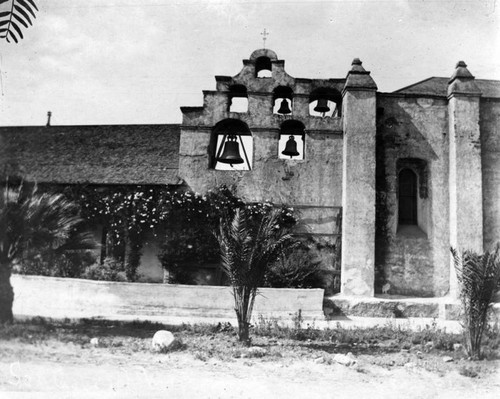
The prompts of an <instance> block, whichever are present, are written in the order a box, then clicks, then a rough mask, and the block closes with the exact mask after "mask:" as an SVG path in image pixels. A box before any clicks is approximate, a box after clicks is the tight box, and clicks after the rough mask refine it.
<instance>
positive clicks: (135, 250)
mask: <svg viewBox="0 0 500 399" xmlns="http://www.w3.org/2000/svg"><path fill="white" fill-rule="evenodd" d="M65 193H66V195H67V196H68V197H69V198H71V199H73V200H74V201H76V202H78V203H79V204H80V208H81V212H82V216H83V217H84V218H85V219H86V220H87V221H88V222H89V223H91V224H94V225H96V224H97V225H101V226H104V227H105V229H106V231H107V235H108V238H109V241H110V246H111V247H115V248H116V247H122V248H126V249H127V252H126V255H125V256H124V258H125V259H124V263H125V271H126V274H127V278H128V279H129V280H132V281H133V280H134V279H135V278H136V271H137V268H138V266H139V262H140V257H141V253H142V248H143V245H144V243H145V241H146V239H147V238H148V237H149V236H151V235H154V236H156V237H157V239H159V240H160V242H161V253H160V260H161V262H162V265H163V266H164V267H165V268H166V269H167V270H169V271H172V272H173V275H175V273H176V271H178V274H179V275H180V274H181V270H182V267H183V265H185V264H191V265H196V264H200V265H201V264H203V263H207V262H208V263H209V262H211V261H214V262H215V261H217V260H218V256H219V254H218V246H217V242H216V240H215V239H214V237H213V234H212V232H213V229H216V228H217V226H218V223H219V220H220V218H221V216H223V215H224V214H228V215H231V214H232V213H234V211H235V210H236V209H237V208H238V207H246V208H247V209H249V210H250V212H251V213H252V214H253V215H254V216H256V218H255V220H258V216H259V215H264V214H265V213H267V212H268V211H269V209H271V208H273V207H274V205H273V204H271V203H268V202H265V203H251V204H245V203H244V202H243V200H242V199H240V198H238V197H236V196H235V195H234V194H233V193H232V191H231V190H230V189H229V188H228V187H226V186H221V187H218V188H217V189H214V190H210V191H208V192H207V194H206V195H203V196H202V195H200V194H197V193H193V192H192V191H186V190H171V189H168V188H167V187H164V186H158V187H151V186H122V187H110V188H102V187H96V186H83V185H76V186H72V187H68V188H66V189H65ZM281 210H282V211H281V218H280V220H279V223H280V224H281V223H282V224H284V225H294V224H295V223H296V222H297V217H296V215H295V213H294V211H293V208H289V207H286V206H282V207H281ZM115 256H116V254H115Z"/></svg>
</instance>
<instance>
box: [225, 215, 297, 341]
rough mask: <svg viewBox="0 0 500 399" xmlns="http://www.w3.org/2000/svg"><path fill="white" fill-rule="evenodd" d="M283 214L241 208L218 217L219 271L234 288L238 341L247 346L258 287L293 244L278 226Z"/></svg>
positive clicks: (286, 227) (285, 230)
mask: <svg viewBox="0 0 500 399" xmlns="http://www.w3.org/2000/svg"><path fill="white" fill-rule="evenodd" d="M282 215H283V213H282V210H281V209H276V208H270V209H269V210H267V211H266V212H265V213H264V214H259V215H256V214H254V213H252V212H251V211H250V210H249V209H246V208H244V207H242V208H238V209H236V210H235V212H234V213H233V212H230V213H227V214H224V215H223V216H222V217H221V220H220V225H219V230H218V231H217V232H216V236H217V239H218V241H219V245H220V252H221V267H222V270H223V272H224V273H225V274H226V275H227V277H228V279H229V281H230V284H231V286H232V288H233V295H234V302H235V311H236V318H237V320H238V338H239V340H240V341H241V342H244V343H246V344H247V345H248V344H250V336H249V329H250V320H251V317H252V310H253V305H254V302H255V296H256V295H257V290H258V287H262V286H263V283H264V277H265V275H266V271H267V270H268V268H269V266H270V265H271V264H273V263H274V262H276V260H277V259H278V258H279V256H280V255H281V253H282V251H283V249H284V248H285V247H289V246H291V245H294V244H295V239H294V238H293V236H292V235H291V226H289V225H286V224H283V223H281V218H282Z"/></svg>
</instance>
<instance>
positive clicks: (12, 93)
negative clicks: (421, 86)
mask: <svg viewBox="0 0 500 399" xmlns="http://www.w3.org/2000/svg"><path fill="white" fill-rule="evenodd" d="M35 2H36V3H37V5H38V8H39V10H40V11H39V12H38V13H37V18H36V20H34V23H33V26H32V27H30V28H29V29H24V31H23V32H24V39H23V40H22V41H20V42H19V44H9V43H6V42H5V41H2V42H0V76H1V80H0V83H1V93H0V126H25V125H45V123H46V121H47V111H51V112H52V124H53V125H98V124H156V123H180V122H181V120H182V114H181V112H180V107H181V106H201V105H202V103H203V94H202V90H214V89H215V79H214V76H215V75H228V76H234V75H236V74H238V72H239V71H240V70H241V69H242V67H243V64H242V60H243V59H248V58H249V56H250V54H251V53H252V52H253V51H254V50H256V49H259V48H262V47H263V40H262V35H261V32H263V30H264V28H265V29H266V31H267V32H269V36H267V41H266V48H270V49H272V50H274V51H275V52H276V53H277V55H278V58H279V59H282V60H285V69H286V71H287V72H288V74H290V75H291V76H293V77H300V78H313V79H314V78H321V79H324V78H344V77H345V76H346V74H347V72H348V70H349V68H350V65H351V62H352V60H353V58H355V57H358V58H360V59H361V60H362V61H363V66H364V67H365V69H366V70H369V71H371V75H372V77H373V79H374V80H375V82H376V83H377V85H378V88H379V91H382V92H391V91H394V90H397V89H399V88H402V87H405V86H407V85H410V84H412V83H415V82H418V81H420V80H423V79H426V78H428V77H431V76H442V77H449V76H451V74H452V73H453V71H454V68H455V64H456V63H457V61H459V60H464V61H465V62H466V63H467V65H468V67H469V70H470V71H471V72H472V74H473V75H475V76H476V78H480V79H498V80H500V50H499V49H500V2H499V4H497V1H496V0H457V1H451V0H411V1H410V0H330V1H326V0H325V1H321V0H318V1H314V0H288V1H284V0H249V1H243V0H232V1H230V0H184V1H179V0H177V1H169V0H135V1H134V0H71V1H69V0H35ZM7 5H8V3H5V4H3V5H1V6H0V11H3V9H4V8H5V7H6V6H7Z"/></svg>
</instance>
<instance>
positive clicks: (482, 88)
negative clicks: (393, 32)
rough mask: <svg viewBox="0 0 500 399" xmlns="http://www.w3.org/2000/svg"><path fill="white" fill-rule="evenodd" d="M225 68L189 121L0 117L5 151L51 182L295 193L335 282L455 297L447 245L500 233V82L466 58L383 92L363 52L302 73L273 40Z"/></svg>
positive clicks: (355, 290)
mask: <svg viewBox="0 0 500 399" xmlns="http://www.w3.org/2000/svg"><path fill="white" fill-rule="evenodd" d="M370 67H372V68H376V65H373V66H370ZM346 69H347V68H346ZM215 80H216V87H215V90H213V91H203V106H199V107H182V108H181V110H182V113H183V120H182V124H181V125H162V126H160V125H142V126H137V125H124V126H85V127H83V126H47V127H14V128H13V127H3V128H0V145H1V146H2V149H1V150H0V151H1V156H2V163H3V164H4V165H7V164H8V163H9V162H10V163H16V164H17V165H19V166H21V167H22V169H23V170H24V171H25V174H26V178H27V179H31V180H36V181H39V182H45V183H58V184H63V185H64V184H76V183H79V184H81V183H85V184H93V185H112V184H121V185H127V184H142V185H165V186H168V187H171V188H172V187H174V188H175V187H179V186H187V187H189V188H191V189H192V190H193V191H195V192H199V193H204V192H206V191H207V190H209V189H211V188H214V187H217V186H219V185H221V184H226V185H228V186H234V187H236V191H237V192H236V194H237V195H239V196H241V197H243V198H244V199H245V200H247V201H249V202H252V201H266V200H269V201H272V202H275V203H283V204H286V205H289V206H292V207H294V208H296V209H297V210H299V211H300V214H301V218H302V220H303V222H304V223H305V224H307V225H308V226H309V231H308V233H307V234H308V236H309V237H310V240H311V242H312V243H313V244H314V245H315V247H316V249H317V251H318V253H319V254H320V257H321V260H322V262H323V266H324V267H325V268H328V269H330V270H331V271H332V278H331V279H330V283H329V284H330V285H331V286H330V287H326V288H330V291H332V287H333V286H335V285H336V284H338V285H339V286H340V291H341V292H342V293H343V294H345V295H348V296H352V295H354V296H364V297H367V296H368V297H370V296H374V294H375V293H376V292H377V293H380V292H382V291H383V292H384V293H388V294H392V295H407V296H415V297H432V296H444V295H447V294H451V295H454V294H455V293H456V280H455V278H454V271H453V267H452V263H451V257H450V246H453V247H459V248H462V249H465V248H470V249H474V250H477V251H483V250H488V249H490V248H491V247H492V246H493V245H494V244H495V243H497V242H498V241H500V81H492V80H482V79H475V77H474V76H473V75H472V74H471V73H470V72H469V70H468V69H467V66H466V65H465V63H464V62H462V61H460V62H459V63H458V64H457V66H456V69H455V71H453V72H452V74H451V78H440V77H432V78H429V79H426V80H424V81H421V82H418V83H415V84H413V85H411V86H408V87H406V88H403V89H400V90H397V91H395V92H392V93H383V92H379V91H378V89H377V85H376V83H375V82H374V80H373V79H372V77H371V76H370V72H369V71H367V70H365V68H364V67H363V65H362V62H361V61H360V60H359V59H355V60H354V61H353V62H352V65H351V67H350V69H349V70H348V71H347V74H346V76H345V77H341V78H334V79H304V78H294V77H292V76H290V75H288V74H287V73H286V71H285V62H284V61H283V60H279V59H278V57H277V55H276V53H274V52H273V51H272V50H269V49H260V50H256V51H254V52H253V53H252V54H251V56H250V58H249V59H246V60H243V69H242V70H241V71H240V72H239V73H238V74H237V75H235V76H233V77H231V76H216V77H215ZM63 170H64V173H63V172H61V171H63ZM340 249H341V251H340ZM152 251H153V252H154V249H152ZM340 253H341V255H340ZM146 255H147V259H149V260H146V258H144V265H143V266H142V267H143V269H144V270H149V272H151V270H153V269H154V268H158V264H155V263H154V261H153V260H152V259H154V256H152V255H151V253H149V254H146ZM339 255H340V257H339ZM148 262H149V263H148ZM339 275H340V277H339ZM339 278H340V281H339ZM333 291H335V289H333Z"/></svg>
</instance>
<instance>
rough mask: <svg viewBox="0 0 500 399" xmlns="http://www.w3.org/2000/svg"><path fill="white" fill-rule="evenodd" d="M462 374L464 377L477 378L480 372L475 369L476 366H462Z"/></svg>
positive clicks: (460, 371) (460, 370)
mask: <svg viewBox="0 0 500 399" xmlns="http://www.w3.org/2000/svg"><path fill="white" fill-rule="evenodd" d="M458 372H459V373H460V375H463V376H464V377H470V378H476V377H477V376H478V375H479V373H478V372H477V371H476V370H475V367H473V366H462V367H460V369H459V370H458Z"/></svg>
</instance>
